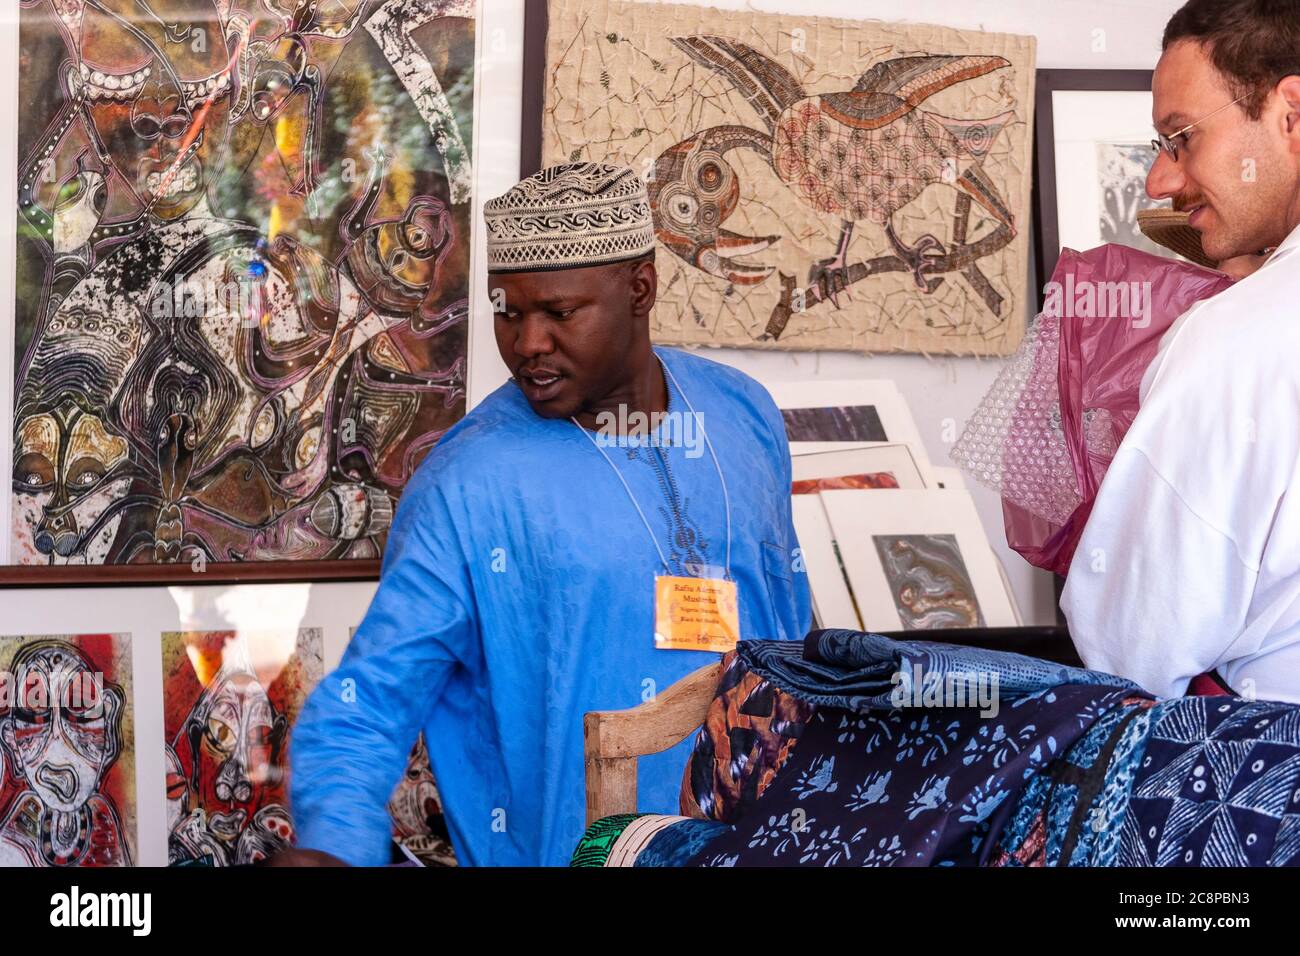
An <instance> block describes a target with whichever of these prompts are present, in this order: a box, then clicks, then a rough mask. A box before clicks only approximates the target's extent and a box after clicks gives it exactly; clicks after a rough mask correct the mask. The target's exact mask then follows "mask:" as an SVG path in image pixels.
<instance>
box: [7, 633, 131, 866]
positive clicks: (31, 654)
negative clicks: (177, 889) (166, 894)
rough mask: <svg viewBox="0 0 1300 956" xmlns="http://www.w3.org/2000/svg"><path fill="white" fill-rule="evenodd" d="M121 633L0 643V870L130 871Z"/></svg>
mask: <svg viewBox="0 0 1300 956" xmlns="http://www.w3.org/2000/svg"><path fill="white" fill-rule="evenodd" d="M135 757H136V755H135V700H134V694H133V693H132V669H131V637H130V635H128V634H59V635H47V636H4V637H0V867H47V866H49V867H54V866H59V867H63V866H68V867H74V866H75V867H115V866H132V865H134V864H135V863H136V862H137V859H138V857H137V852H136V847H137V843H136V838H137V832H136V816H137V814H136V792H135V772H136V759H135Z"/></svg>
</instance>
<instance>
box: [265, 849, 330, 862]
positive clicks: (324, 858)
mask: <svg viewBox="0 0 1300 956" xmlns="http://www.w3.org/2000/svg"><path fill="white" fill-rule="evenodd" d="M262 865H263V866H347V865H348V864H346V863H344V862H343V861H342V860H340V859H339V858H338V857H336V856H332V855H331V854H329V853H325V852H323V851H321V850H305V849H298V848H296V847H295V848H290V849H288V850H281V851H280V852H279V853H274V854H272V855H271V856H269V857H267V859H266V860H265V861H264V862H263V863H262Z"/></svg>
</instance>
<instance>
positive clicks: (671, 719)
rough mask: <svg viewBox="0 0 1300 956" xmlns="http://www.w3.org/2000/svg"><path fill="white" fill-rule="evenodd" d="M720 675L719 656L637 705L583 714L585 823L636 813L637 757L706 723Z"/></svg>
mask: <svg viewBox="0 0 1300 956" xmlns="http://www.w3.org/2000/svg"><path fill="white" fill-rule="evenodd" d="M721 675H722V663H721V662H720V661H719V662H718V663H716V664H706V665H705V666H704V667H701V668H700V669H699V670H697V671H694V672H693V673H690V674H687V675H686V676H685V677H683V678H682V679H681V680H679V681H677V682H676V683H675V684H673V685H672V686H671V687H669V688H667V689H666V690H664V692H663V693H662V694H658V695H656V697H655V699H654V700H651V701H647V702H646V703H644V704H641V705H640V706H638V707H632V708H629V709H627V710H593V711H589V712H588V713H586V714H584V715H583V718H582V735H583V754H584V757H585V761H586V770H587V823H588V824H590V823H593V822H595V821H596V820H599V819H600V818H601V817H607V816H611V815H613V814H615V813H635V812H636V761H637V758H638V757H643V756H645V755H647V754H657V753H662V752H663V751H665V750H667V749H669V748H670V747H673V746H674V745H676V744H678V743H680V742H681V741H682V740H684V739H685V738H686V737H687V736H689V735H690V734H691V733H692V732H693V731H694V730H695V729H696V728H697V727H699V726H700V724H702V723H704V716H705V714H707V713H708V710H709V704H710V703H711V702H712V700H713V695H714V693H715V691H716V690H717V687H718V678H719V677H720V676H721Z"/></svg>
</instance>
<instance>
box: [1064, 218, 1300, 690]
mask: <svg viewBox="0 0 1300 956" xmlns="http://www.w3.org/2000/svg"><path fill="white" fill-rule="evenodd" d="M1297 249H1300V228H1297V229H1296V230H1295V231H1293V232H1292V233H1291V235H1290V236H1289V237H1288V238H1287V240H1286V241H1285V242H1284V243H1283V244H1282V245H1281V246H1279V247H1278V249H1277V251H1276V252H1275V253H1274V254H1273V255H1272V257H1271V258H1270V259H1269V260H1268V262H1267V263H1265V265H1264V266H1263V267H1262V268H1260V269H1259V270H1258V271H1257V272H1255V273H1254V274H1253V275H1251V276H1248V277H1247V278H1245V279H1243V280H1242V281H1241V282H1239V283H1237V284H1236V285H1235V286H1233V287H1232V288H1230V289H1227V290H1226V291H1224V292H1221V293H1219V295H1217V296H1215V297H1214V298H1212V299H1209V300H1207V301H1204V302H1200V303H1198V304H1197V305H1195V306H1194V307H1193V308H1192V309H1190V310H1189V311H1188V312H1187V313H1186V314H1185V315H1183V316H1181V317H1180V318H1179V319H1178V320H1177V321H1176V322H1175V323H1174V324H1173V325H1171V326H1170V328H1169V330H1168V331H1167V332H1166V333H1165V335H1164V337H1163V338H1162V339H1161V342H1160V350H1159V352H1158V353H1157V355H1156V358H1155V360H1154V361H1153V362H1152V363H1151V365H1150V367H1149V368H1148V369H1147V371H1146V375H1145V376H1144V377H1143V379H1142V388H1141V392H1140V397H1141V405H1140V410H1139V412H1138V414H1137V416H1136V418H1135V419H1134V422H1133V426H1132V428H1130V429H1129V432H1128V434H1127V435H1125V436H1124V441H1123V442H1122V443H1121V444H1120V447H1119V451H1118V452H1117V453H1116V455H1115V459H1114V461H1112V462H1111V465H1110V468H1109V469H1108V470H1107V472H1106V476H1105V479H1104V480H1103V481H1102V485H1101V489H1100V490H1099V492H1098V494H1097V499H1096V502H1095V503H1094V505H1093V510H1092V514H1091V516H1090V517H1089V519H1088V524H1087V526H1086V527H1085V528H1084V532H1083V537H1082V539H1081V540H1080V542H1079V548H1078V550H1077V551H1076V552H1075V555H1074V560H1073V562H1072V563H1071V565H1070V573H1069V575H1068V577H1067V579H1066V584H1065V590H1064V592H1063V593H1062V595H1061V609H1062V610H1063V611H1064V613H1065V616H1066V619H1067V620H1068V621H1069V624H1070V634H1071V636H1072V637H1073V638H1074V643H1075V645H1076V647H1077V648H1078V650H1079V653H1080V655H1081V656H1082V657H1083V660H1084V662H1085V663H1086V664H1087V665H1088V666H1089V667H1092V668H1096V669H1098V670H1103V671H1109V672H1111V673H1115V674H1119V675H1121V676H1123V677H1127V678H1129V679H1131V680H1133V681H1136V682H1137V683H1138V684H1141V685H1142V686H1143V687H1145V688H1146V689H1147V690H1148V691H1150V692H1152V693H1153V694H1157V695H1159V696H1162V697H1169V696H1177V695H1180V694H1183V693H1184V692H1185V691H1186V689H1187V683H1188V681H1189V680H1190V679H1191V678H1192V677H1194V676H1196V675H1197V674H1200V673H1203V672H1205V671H1209V670H1215V669H1217V670H1218V673H1219V675H1220V676H1221V677H1222V678H1223V679H1224V680H1225V681H1226V682H1227V683H1228V685H1229V686H1231V687H1232V688H1233V690H1235V691H1236V692H1237V693H1238V694H1241V695H1243V696H1254V697H1258V698H1260V699H1263V700H1284V701H1290V702H1293V703H1300V253H1298V252H1297ZM1117 321H1118V320H1117Z"/></svg>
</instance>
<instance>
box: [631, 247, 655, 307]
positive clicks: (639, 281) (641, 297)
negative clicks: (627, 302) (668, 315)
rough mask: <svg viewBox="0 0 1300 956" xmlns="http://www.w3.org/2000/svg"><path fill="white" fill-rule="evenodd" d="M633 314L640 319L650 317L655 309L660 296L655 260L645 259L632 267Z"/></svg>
mask: <svg viewBox="0 0 1300 956" xmlns="http://www.w3.org/2000/svg"><path fill="white" fill-rule="evenodd" d="M629 285H630V286H631V290H632V314H633V315H635V316H637V317H638V318H643V317H645V316H648V315H649V314H650V313H651V312H652V311H653V310H654V307H655V299H656V297H657V296H658V294H659V273H658V272H657V271H656V270H655V264H654V260H653V259H644V260H641V261H639V262H636V263H634V264H633V266H632V276H631V282H630V283H629Z"/></svg>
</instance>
